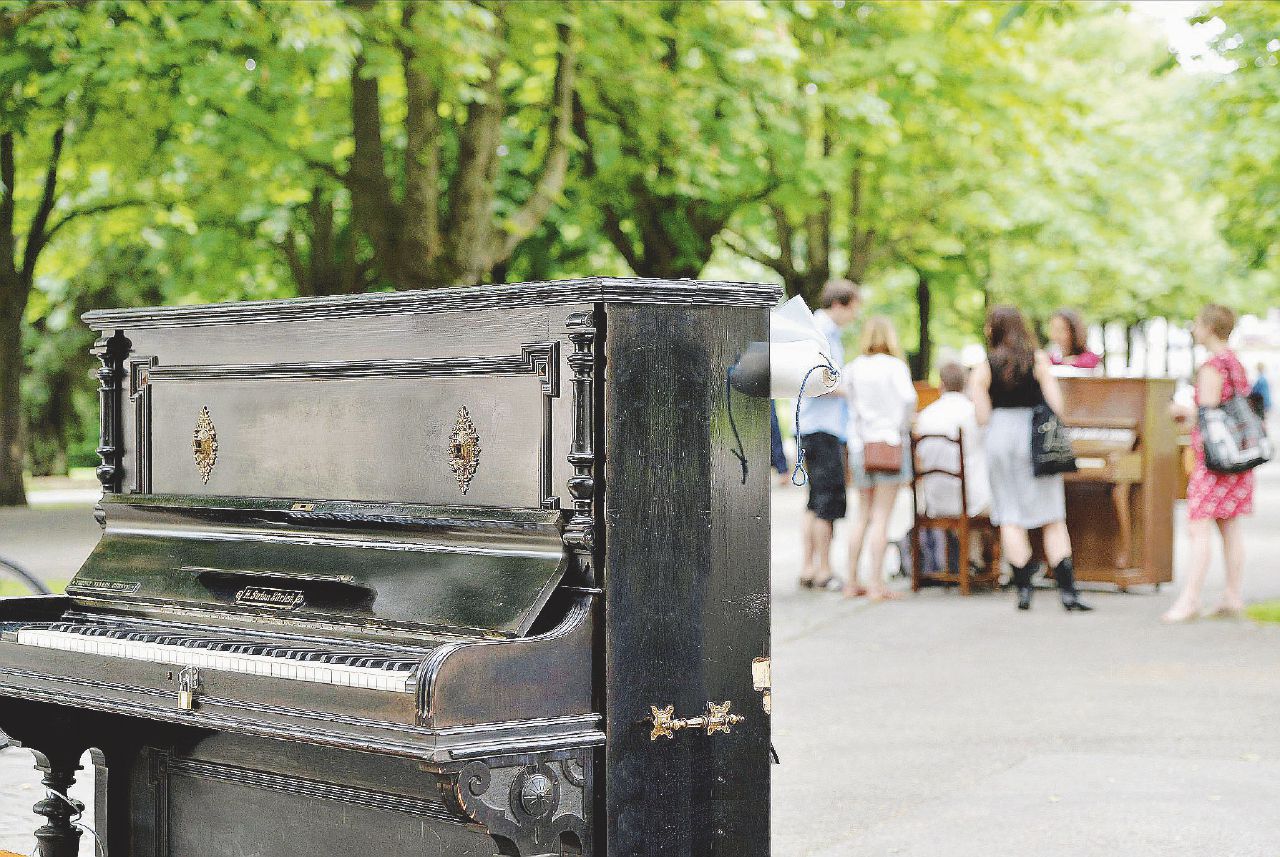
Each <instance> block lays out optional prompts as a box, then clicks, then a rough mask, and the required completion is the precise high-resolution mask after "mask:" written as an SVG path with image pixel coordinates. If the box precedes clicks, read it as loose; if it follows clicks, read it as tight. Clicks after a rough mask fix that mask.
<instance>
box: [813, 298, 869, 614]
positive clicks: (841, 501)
mask: <svg viewBox="0 0 1280 857" xmlns="http://www.w3.org/2000/svg"><path fill="white" fill-rule="evenodd" d="M861 303H862V301H861V297H860V295H859V293H858V287H857V286H856V285H855V284H854V283H851V282H849V281H848V280H832V281H831V282H829V283H827V284H826V286H824V287H823V289H822V308H821V309H819V310H818V311H817V312H815V313H814V314H813V315H814V319H815V320H816V321H817V323H818V328H819V329H820V330H821V331H822V332H823V334H825V335H826V337H827V341H828V344H829V345H830V348H831V350H830V352H829V353H830V355H831V361H832V362H833V363H834V364H835V365H836V366H837V367H840V366H843V365H844V346H843V345H842V344H841V342H840V333H841V331H843V330H844V329H845V328H848V327H849V326H850V325H852V324H853V323H854V321H855V320H857V318H858V308H859V307H860V306H861ZM848 422H849V404H848V402H847V401H846V400H845V396H844V390H843V389H842V388H837V389H835V390H832V391H831V392H830V393H827V394H826V395H823V396H814V397H810V398H802V399H801V400H800V448H801V449H802V450H804V467H805V471H806V472H807V473H808V475H809V503H808V506H807V509H808V511H807V512H806V513H805V521H804V564H803V567H802V568H801V571H800V586H801V587H802V588H805V589H827V588H836V589H838V588H839V584H838V582H834V578H833V576H832V574H831V536H832V532H833V530H834V525H835V522H836V521H838V520H840V519H841V518H843V517H844V513H845V502H846V499H845V459H846V455H845V440H846V432H847V423H848Z"/></svg>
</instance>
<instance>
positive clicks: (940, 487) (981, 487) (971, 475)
mask: <svg viewBox="0 0 1280 857" xmlns="http://www.w3.org/2000/svg"><path fill="white" fill-rule="evenodd" d="M961 430H963V432H964V476H965V494H966V499H967V500H968V502H969V514H970V515H979V514H982V513H984V512H986V511H987V507H989V506H990V505H991V483H990V482H989V480H988V477H987V455H986V450H984V449H983V446H982V429H981V428H980V427H979V426H978V416H977V411H976V410H975V409H974V406H973V402H971V401H970V400H969V397H968V396H966V395H965V394H964V393H954V392H953V393H943V394H942V396H941V397H940V398H939V399H938V401H936V402H934V403H933V404H932V405H929V407H927V408H925V409H924V410H922V411H921V412H920V413H919V415H917V416H916V434H941V435H946V436H947V437H950V438H955V437H959V436H960V431H961ZM916 458H917V459H918V461H919V463H920V469H921V470H933V469H935V468H937V469H941V470H951V471H954V472H957V473H958V472H960V450H959V449H957V448H956V446H955V444H951V443H947V442H946V441H942V440H938V439H936V438H934V439H932V440H930V439H928V438H925V439H924V440H921V441H920V443H919V444H918V445H917V446H916ZM920 482H921V486H920V487H921V493H922V494H923V499H924V511H925V514H927V515H933V516H935V517H948V516H954V515H959V514H960V480H959V479H955V478H952V477H950V476H946V475H944V474H941V473H934V474H931V475H929V476H926V477H924V478H923V479H921V480H920Z"/></svg>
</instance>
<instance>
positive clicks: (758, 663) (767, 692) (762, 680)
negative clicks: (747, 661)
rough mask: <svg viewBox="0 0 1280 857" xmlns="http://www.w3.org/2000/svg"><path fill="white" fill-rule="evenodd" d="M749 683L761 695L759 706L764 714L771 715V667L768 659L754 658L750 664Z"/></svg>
mask: <svg viewBox="0 0 1280 857" xmlns="http://www.w3.org/2000/svg"><path fill="white" fill-rule="evenodd" d="M751 683H752V685H753V686H754V687H755V689H756V690H758V691H759V692H760V693H762V694H763V696H762V698H761V699H760V704H761V705H763V706H764V713H765V714H772V713H773V665H772V663H771V662H770V660H769V658H756V659H755V660H754V661H752V662H751Z"/></svg>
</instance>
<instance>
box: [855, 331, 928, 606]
mask: <svg viewBox="0 0 1280 857" xmlns="http://www.w3.org/2000/svg"><path fill="white" fill-rule="evenodd" d="M858 350H859V354H858V356H857V357H856V358H855V359H854V360H853V361H852V362H850V363H849V365H847V366H846V367H845V368H844V373H843V379H842V380H843V386H844V389H845V392H846V395H847V396H848V399H849V431H848V443H849V469H850V473H851V479H852V482H853V485H854V487H855V488H857V489H858V493H859V502H858V511H857V514H856V515H855V516H854V518H853V520H852V521H851V528H850V531H849V582H848V583H847V584H846V586H845V590H844V594H845V596H846V597H849V598H853V597H856V596H859V595H866V596H867V597H869V598H870V599H872V600H873V601H883V600H886V599H889V598H895V597H897V595H896V593H893V592H892V591H890V590H889V588H888V587H887V586H885V582H884V556H885V550H886V548H887V547H888V544H889V535H888V532H889V516H890V514H891V513H892V512H893V503H894V500H895V499H896V498H897V496H898V491H899V490H900V489H901V488H902V486H903V485H905V484H907V483H909V482H910V481H911V444H910V443H909V442H908V440H907V430H908V427H909V425H910V423H911V417H912V415H913V414H914V413H915V409H916V390H915V387H914V386H913V385H912V383H911V370H910V368H909V367H908V366H907V363H906V361H905V360H903V359H902V349H901V347H899V345H898V334H897V332H896V331H894V329H893V322H891V321H890V320H889V319H888V318H886V317H885V316H882V315H877V316H873V317H871V318H869V319H867V322H866V324H865V326H864V327H863V330H862V342H861V345H860V347H859V349H858ZM870 444H888V445H889V446H890V447H892V448H894V449H896V450H897V467H896V468H895V469H893V470H887V469H885V470H880V469H874V468H872V469H869V468H868V458H867V452H868V446H869V445H870ZM864 545H865V546H866V547H867V549H868V551H867V552H868V557H867V559H868V568H869V572H868V577H867V585H866V586H865V587H864V586H862V585H861V583H860V582H859V575H858V565H859V560H860V558H861V555H862V549H863V546H864Z"/></svg>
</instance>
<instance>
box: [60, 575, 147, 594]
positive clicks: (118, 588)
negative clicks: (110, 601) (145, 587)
mask: <svg viewBox="0 0 1280 857" xmlns="http://www.w3.org/2000/svg"><path fill="white" fill-rule="evenodd" d="M71 588H74V589H86V590H89V591H92V592H119V593H122V594H124V595H133V594H134V593H136V592H137V591H138V590H139V589H140V588H142V584H141V583H138V582H137V581H128V580H94V579H93V578H89V577H78V578H76V579H75V580H74V581H72V583H71Z"/></svg>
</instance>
